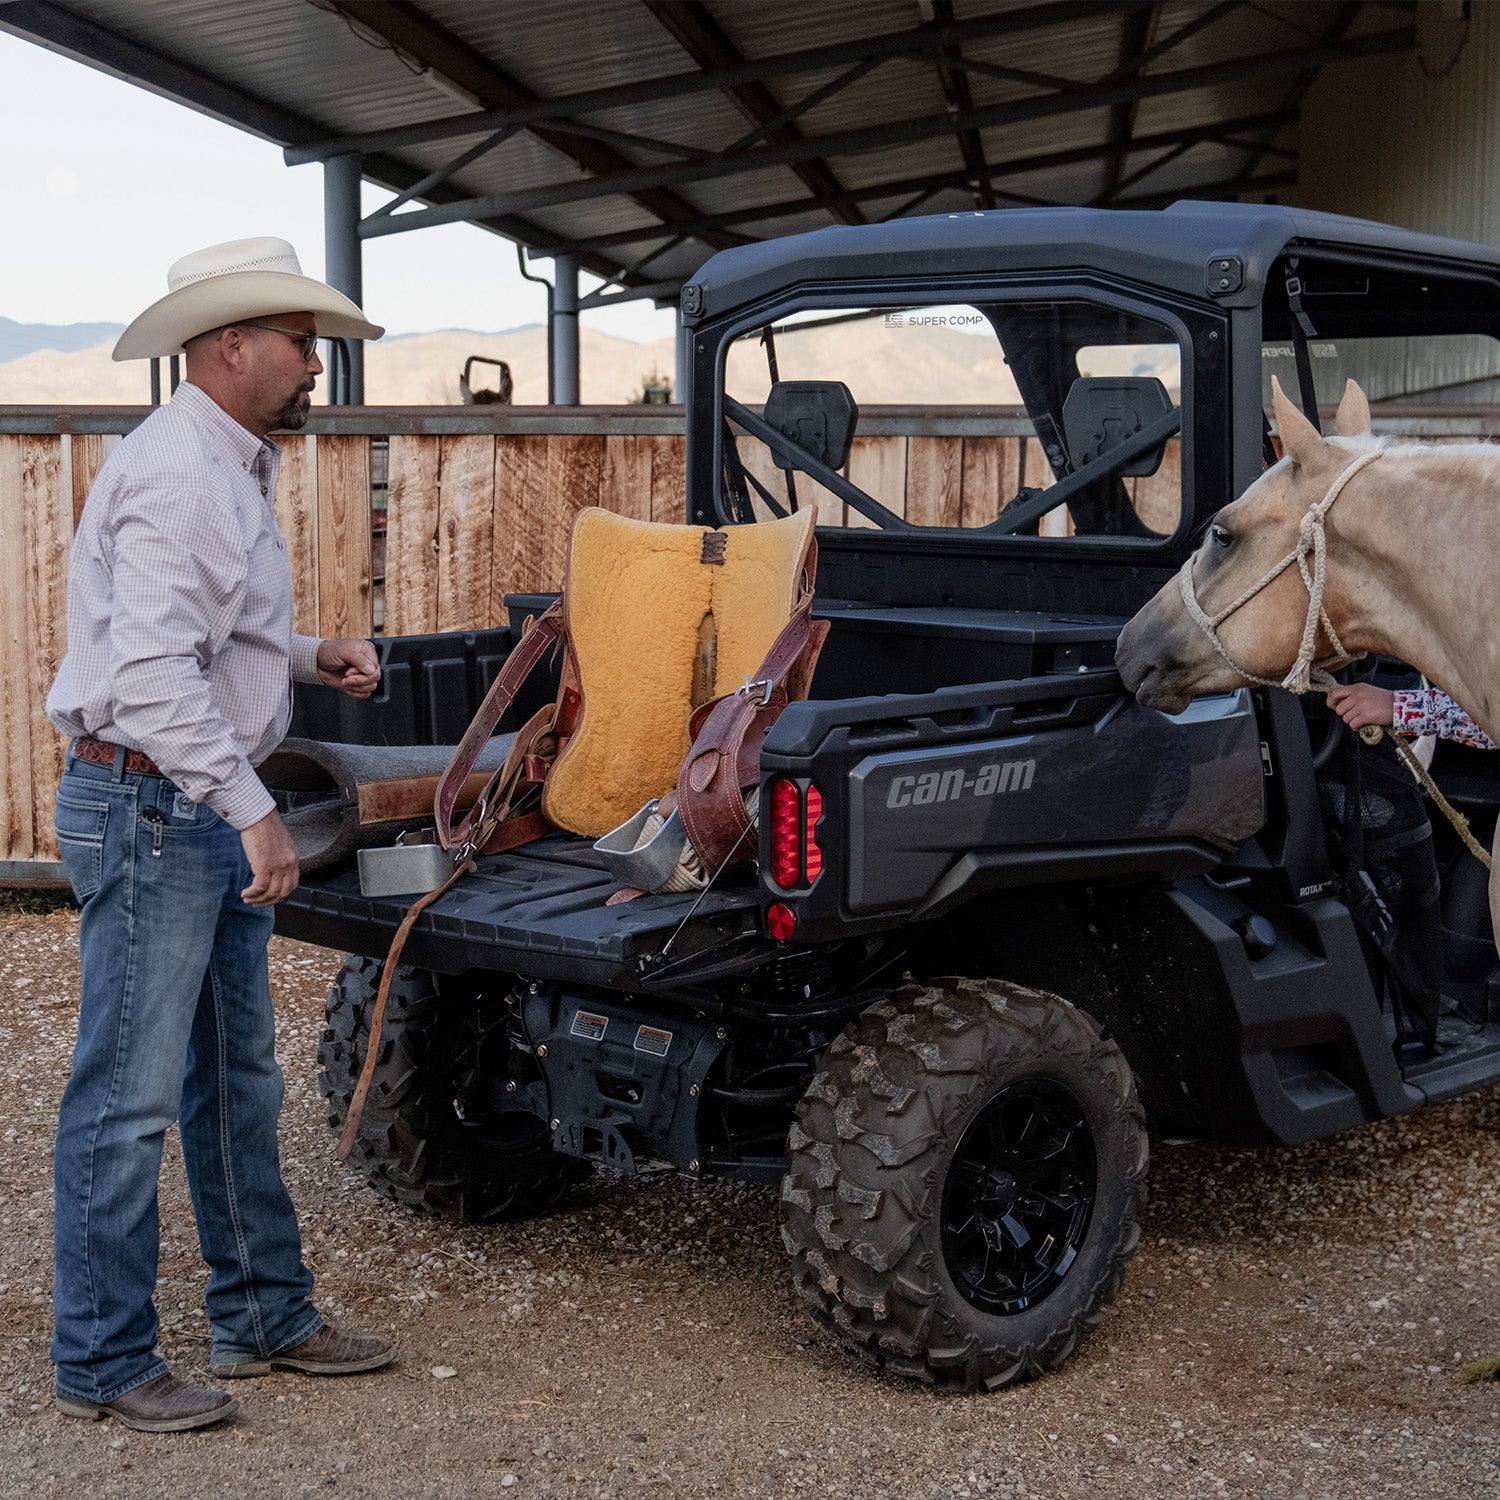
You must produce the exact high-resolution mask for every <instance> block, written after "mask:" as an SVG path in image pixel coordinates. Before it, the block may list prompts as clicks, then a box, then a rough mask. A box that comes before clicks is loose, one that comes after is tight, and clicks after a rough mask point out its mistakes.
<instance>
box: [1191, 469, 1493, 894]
mask: <svg viewBox="0 0 1500 1500" xmlns="http://www.w3.org/2000/svg"><path fill="white" fill-rule="evenodd" d="M1381 451H1382V450H1381V449H1379V448H1376V449H1374V450H1373V451H1371V452H1369V453H1363V454H1361V455H1360V456H1359V457H1358V458H1357V459H1355V460H1354V462H1353V463H1352V464H1350V465H1349V466H1348V467H1347V468H1345V469H1344V470H1343V471H1342V472H1341V473H1340V474H1339V475H1338V477H1337V478H1336V479H1335V480H1334V481H1333V484H1332V485H1331V486H1330V487H1329V490H1328V493H1327V494H1326V495H1325V496H1324V497H1323V498H1322V499H1321V500H1320V501H1318V503H1317V504H1316V505H1310V506H1309V507H1308V508H1307V512H1306V514H1305V515H1304V516H1303V517H1302V521H1301V523H1300V525H1299V526H1298V528H1297V545H1296V547H1295V548H1293V550H1292V551H1290V552H1289V553H1287V555H1286V556H1285V557H1283V558H1282V559H1281V561H1280V562H1279V563H1277V564H1276V565H1275V566H1274V567H1272V568H1269V569H1267V571H1266V572H1265V573H1263V574H1262V575H1261V576H1260V578H1258V579H1257V580H1256V581H1255V582H1254V583H1253V584H1251V585H1250V587H1249V588H1247V589H1246V590H1245V591H1244V592H1243V593H1242V594H1240V595H1239V597H1238V598H1237V599H1235V600H1234V602H1233V603H1231V604H1230V605H1228V606H1227V607H1226V608H1224V609H1221V610H1220V611H1219V612H1218V614H1216V615H1210V614H1209V613H1208V612H1207V611H1206V610H1205V609H1204V608H1203V607H1202V605H1200V604H1199V603H1198V597H1197V594H1196V592H1195V590H1194V588H1193V559H1192V558H1191V557H1189V558H1188V559H1187V561H1186V562H1185V563H1183V565H1182V570H1181V572H1179V574H1178V575H1177V576H1178V583H1179V587H1180V588H1181V591H1182V602H1183V604H1184V605H1185V606H1186V607H1187V612H1188V615H1189V617H1190V618H1191V619H1192V621H1193V623H1194V624H1195V625H1197V627H1198V628H1199V630H1201V631H1202V632H1203V634H1204V635H1205V636H1207V637H1208V642H1209V644H1210V645H1211V646H1212V647H1213V648H1214V650H1215V651H1217V652H1218V653H1219V656H1220V657H1221V658H1222V659H1223V661H1224V663H1225V665H1226V666H1228V667H1229V668H1230V669H1231V670H1232V671H1234V672H1237V673H1239V675H1240V676H1241V677H1243V678H1244V679H1245V680H1246V681H1247V682H1255V683H1259V684H1260V685H1261V686H1262V687H1281V688H1285V689H1286V690H1287V691H1288V692H1289V693H1297V694H1299V695H1300V694H1302V693H1307V692H1314V693H1325V694H1326V693H1327V692H1328V691H1329V689H1330V688H1333V687H1336V686H1337V685H1338V684H1337V683H1336V682H1335V681H1334V679H1333V675H1332V674H1333V673H1334V672H1336V671H1337V670H1338V669H1339V668H1340V667H1343V666H1347V665H1348V664H1349V663H1350V662H1352V661H1358V660H1359V658H1360V656H1361V655H1363V653H1362V652H1358V653H1355V654H1353V655H1351V654H1350V653H1349V652H1347V651H1345V650H1344V646H1343V643H1342V642H1341V641H1340V640H1339V638H1338V632H1337V631H1336V630H1335V629H1334V628H1333V621H1332V620H1330V619H1329V618H1328V611H1327V609H1326V608H1325V607H1324V604H1323V596H1324V593H1325V592H1326V590H1327V586H1328V535H1327V531H1326V529H1325V526H1324V522H1325V520H1326V519H1327V516H1328V512H1329V510H1330V509H1331V507H1332V505H1333V502H1334V501H1335V500H1337V499H1338V497H1339V496H1340V495H1341V494H1343V492H1344V488H1345V486H1346V485H1347V484H1348V483H1349V481H1350V480H1351V479H1353V478H1354V476H1355V475H1356V474H1358V473H1359V471H1360V470H1361V469H1363V468H1366V467H1368V466H1369V465H1370V464H1372V463H1374V462H1375V460H1376V459H1377V458H1379V457H1380V455H1381ZM1309 553H1311V554H1312V566H1311V568H1309V567H1308V563H1307V558H1308V554H1309ZM1293 563H1296V565H1297V571H1298V572H1299V573H1300V574H1301V575H1302V582H1303V585H1304V586H1305V587H1306V589H1307V620H1306V622H1305V623H1304V624H1303V627H1302V641H1301V644H1300V645H1299V646H1298V648H1297V659H1296V660H1295V661H1294V662H1293V663H1292V665H1291V669H1290V670H1289V671H1288V672H1287V674H1286V676H1285V677H1282V678H1275V677H1262V676H1261V675H1260V674H1259V673H1258V672H1252V671H1250V670H1249V668H1247V667H1244V666H1241V665H1240V663H1239V662H1237V661H1236V660H1235V659H1234V657H1233V656H1231V655H1230V654H1229V648H1228V647H1227V646H1225V644H1224V642H1223V641H1221V640H1220V639H1219V626H1220V625H1222V624H1223V623H1224V621H1225V620H1227V619H1228V618H1229V617H1230V615H1232V614H1233V613H1234V612H1235V611H1236V610H1237V609H1240V608H1241V607H1242V606H1243V605H1245V604H1247V603H1248V602H1249V601H1250V600H1251V599H1253V598H1254V597H1255V596H1256V595H1257V594H1258V593H1260V591H1261V590H1262V589H1263V588H1265V587H1266V586H1267V585H1268V584H1270V583H1273V582H1274V581H1275V580H1276V579H1278V578H1280V577H1281V575H1282V574H1283V573H1285V572H1286V570H1287V569H1288V568H1289V567H1291V566H1292V564H1293ZM1320 625H1321V626H1322V627H1323V630H1324V632H1325V633H1326V634H1327V636H1328V641H1329V644H1330V645H1331V646H1332V647H1333V652H1334V654H1333V655H1332V656H1325V657H1322V658H1315V657H1314V654H1313V653H1314V652H1315V651H1316V650H1317V640H1318V627H1319V626H1320ZM1359 737H1360V739H1361V740H1363V741H1364V742H1365V744H1367V745H1371V746H1374V745H1378V744H1379V743H1380V741H1381V740H1382V739H1389V740H1390V741H1391V743H1392V744H1393V745H1394V746H1395V747H1396V754H1397V756H1398V757H1399V758H1400V760H1401V763H1402V765H1404V766H1405V767H1406V769H1407V770H1408V771H1409V772H1410V773H1411V775H1412V778H1413V779H1414V780H1415V781H1416V783H1417V785H1418V786H1420V787H1421V788H1422V790H1423V791H1424V792H1426V793H1427V795H1428V796H1429V797H1431V798H1432V800H1433V802H1434V803H1436V804H1437V807H1438V808H1439V810H1440V811H1441V812H1442V814H1443V816H1444V817H1445V818H1447V820H1448V821H1449V822H1450V823H1451V824H1452V825H1453V831H1454V832H1455V833H1456V834H1457V835H1458V836H1459V838H1460V839H1461V840H1462V841H1463V845H1464V848H1466V849H1467V850H1468V851H1469V853H1470V854H1472V855H1473V856H1474V858H1475V859H1477V860H1478V861H1479V862H1480V864H1482V865H1483V866H1484V867H1485V869H1486V870H1488V869H1490V868H1491V862H1490V855H1489V851H1488V850H1487V849H1486V848H1485V847H1484V846H1483V845H1482V844H1481V843H1480V842H1479V840H1478V839H1476V838H1475V837H1474V833H1473V830H1472V829H1471V828H1470V827H1469V820H1468V819H1467V818H1466V817H1465V816H1464V815H1463V814H1462V813H1461V812H1459V810H1458V809H1457V808H1456V807H1454V806H1453V804H1452V803H1451V802H1449V801H1448V799H1447V798H1446V797H1445V796H1444V795H1443V794H1442V792H1441V791H1439V790H1438V785H1437V783H1436V782H1435V781H1434V780H1433V779H1432V776H1431V773H1430V772H1429V771H1428V770H1427V767H1426V766H1424V765H1423V764H1422V762H1421V761H1419V760H1418V759H1417V757H1416V756H1415V755H1413V754H1412V752H1411V747H1410V746H1409V744H1408V743H1407V741H1406V740H1405V739H1403V738H1402V737H1401V736H1400V735H1398V734H1393V733H1392V732H1391V731H1390V730H1388V729H1386V728H1384V727H1383V726H1381V725H1379V724H1367V725H1365V727H1364V728H1363V729H1361V730H1360V731H1359Z"/></svg>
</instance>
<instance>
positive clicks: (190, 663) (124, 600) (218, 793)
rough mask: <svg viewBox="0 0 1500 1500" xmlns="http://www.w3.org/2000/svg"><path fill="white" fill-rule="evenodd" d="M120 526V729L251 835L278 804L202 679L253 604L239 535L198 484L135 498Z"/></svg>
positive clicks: (114, 674) (127, 495)
mask: <svg viewBox="0 0 1500 1500" xmlns="http://www.w3.org/2000/svg"><path fill="white" fill-rule="evenodd" d="M112 519H113V522H114V527H113V533H112V541H113V554H114V557H113V561H114V612H113V614H112V616H111V619H110V646H111V662H110V667H111V685H112V687H111V695H112V699H113V702H112V713H113V718H114V721H115V723H116V724H117V725H118V726H119V728H120V730H121V731H122V733H123V735H124V737H125V738H126V739H127V740H129V741H130V743H132V744H134V745H136V746H138V747H139V748H140V749H142V750H144V751H145V752H146V754H147V755H149V756H150V757H151V759H152V760H154V761H155V762H156V763H157V765H158V766H160V767H161V769H162V772H163V774H164V775H166V776H167V777H169V778H170V779H171V780H172V781H174V782H176V783H177V785H178V786H180V787H181V788H182V790H183V791H184V792H186V793H187V795H188V796H189V797H191V798H192V799H193V800H194V801H195V802H206V803H207V804H208V805H209V806H210V807H211V808H212V809H213V810H214V811H215V812H216V813H218V814H219V816H220V817H221V818H223V819H224V820H225V822H227V823H230V824H231V825H232V826H234V827H235V828H238V829H241V830H243V829H246V828H249V827H250V826H251V825H252V824H254V823H257V822H259V821H260V820H261V819H262V818H264V817H265V816H266V815H267V814H268V813H271V812H274V811H275V807H276V803H275V800H274V799H273V798H272V796H271V794H270V792H268V791H267V790H266V788H265V786H264V785H263V784H262V783H261V780H260V778H259V777H258V776H257V775H256V774H255V770H254V768H253V767H252V766H251V764H250V762H249V760H248V759H247V758H246V756H245V755H244V753H243V752H242V751H241V750H240V749H239V747H238V746H237V745H236V743H235V740H234V735H233V732H232V731H231V729H230V726H229V724H228V723H227V722H226V720H225V719H224V717H223V715H222V714H221V713H220V712H219V708H218V705H217V704H216V703H215V702H214V698H213V695H212V693H211V692H210V691H209V686H208V681H207V677H206V675H205V667H206V665H207V663H208V662H209V661H210V660H211V659H212V658H213V656H214V654H215V653H216V652H218V651H219V650H221V649H222V648H223V646H224V644H225V642H226V641H227V640H228V639H229V636H230V633H231V631H232V630H233V628H234V623H235V621H236V619H237V618H238V616H239V612H240V610H241V608H242V607H243V604H244V598H245V589H246V582H247V561H246V557H245V553H244V549H243V545H242V544H241V533H240V528H239V524H238V522H237V521H236V520H235V518H234V517H233V516H231V515H228V514H226V513H224V512H223V510H222V508H221V507H220V506H219V505H218V503H217V502H215V501H214V500H213V498H212V497H211V496H210V495H208V494H207V493H205V491H204V489H203V486H202V484H201V482H198V481H197V480H196V476H194V475H192V474H191V473H179V474H170V473H169V474H164V475H161V476H160V477H157V478H154V479H152V480H149V481H143V482H140V483H138V484H135V485H133V486H131V487H130V488H128V489H127V490H125V491H124V492H123V493H122V494H121V495H120V496H119V497H118V498H117V500H116V504H115V513H114V516H113V518H112Z"/></svg>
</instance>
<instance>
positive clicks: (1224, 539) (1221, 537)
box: [1208, 526, 1234, 547]
mask: <svg viewBox="0 0 1500 1500" xmlns="http://www.w3.org/2000/svg"><path fill="white" fill-rule="evenodd" d="M1208 534H1209V536H1211V537H1212V538H1213V543H1214V546H1216V547H1227V546H1228V545H1229V544H1230V543H1231V542H1232V541H1233V540H1234V537H1233V535H1232V534H1231V533H1230V531H1229V529H1228V528H1227V527H1225V526H1211V527H1210V528H1209V532H1208Z"/></svg>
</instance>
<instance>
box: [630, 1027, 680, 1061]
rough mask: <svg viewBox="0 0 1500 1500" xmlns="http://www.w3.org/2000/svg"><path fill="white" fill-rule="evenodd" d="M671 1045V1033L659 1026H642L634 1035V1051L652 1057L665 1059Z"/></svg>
mask: <svg viewBox="0 0 1500 1500" xmlns="http://www.w3.org/2000/svg"><path fill="white" fill-rule="evenodd" d="M671 1045H672V1033H671V1032H670V1031H663V1030H662V1029H661V1027H659V1026H642V1027H641V1028H640V1030H639V1031H637V1032H636V1034H635V1050H636V1051H637V1052H649V1053H650V1054H651V1055H652V1056H653V1057H665V1056H666V1055H667V1049H668V1048H669V1047H670V1046H671Z"/></svg>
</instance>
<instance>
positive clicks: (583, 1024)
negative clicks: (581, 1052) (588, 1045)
mask: <svg viewBox="0 0 1500 1500" xmlns="http://www.w3.org/2000/svg"><path fill="white" fill-rule="evenodd" d="M570 1029H571V1030H572V1033H573V1035H574V1036H581V1037H582V1038H583V1039H584V1041H586V1042H601V1041H603V1040H604V1033H605V1032H606V1031H607V1030H609V1017H608V1016H596V1015H594V1014H593V1013H592V1012H590V1011H586V1010H581V1011H579V1012H578V1014H577V1015H576V1016H574V1017H573V1025H572V1027H571V1028H570Z"/></svg>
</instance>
